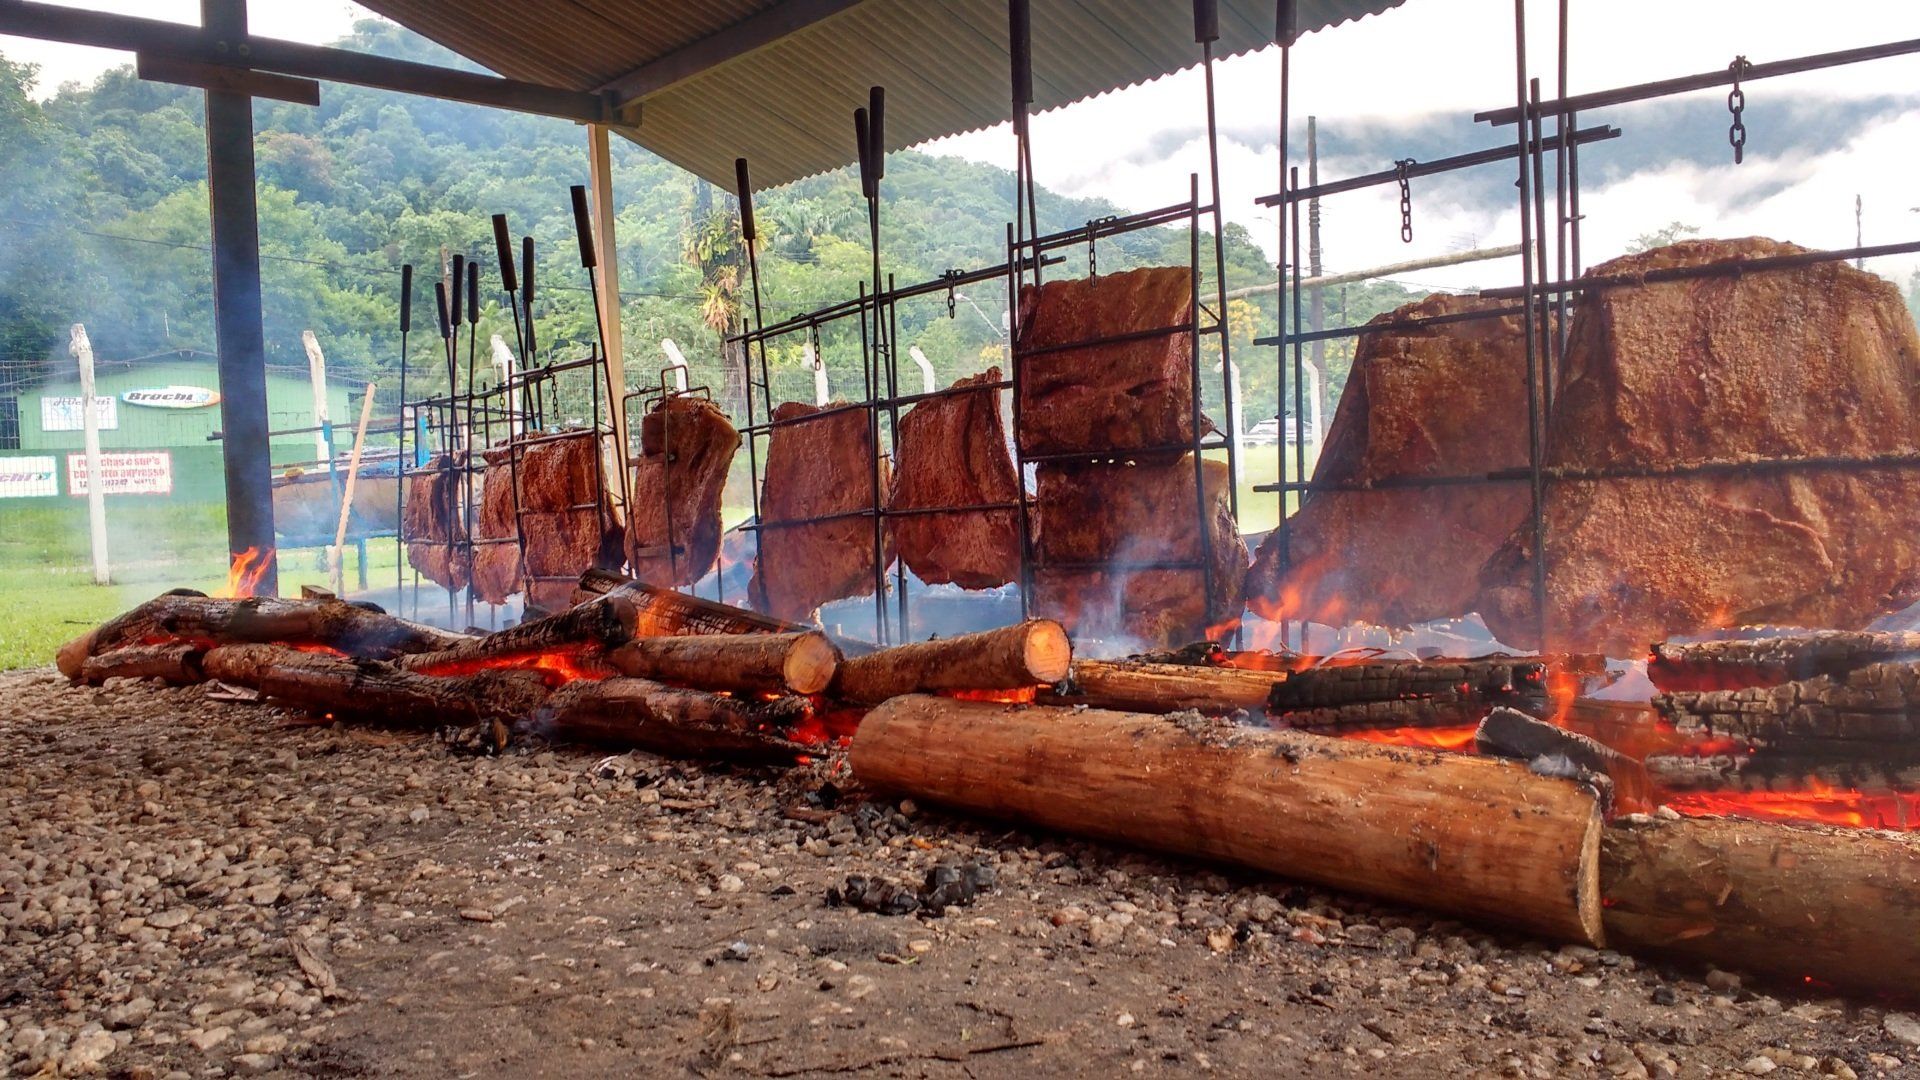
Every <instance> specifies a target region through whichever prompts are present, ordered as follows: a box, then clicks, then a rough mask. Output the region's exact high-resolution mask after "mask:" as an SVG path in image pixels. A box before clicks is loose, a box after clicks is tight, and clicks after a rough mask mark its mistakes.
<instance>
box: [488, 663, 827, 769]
mask: <svg viewBox="0 0 1920 1080" xmlns="http://www.w3.org/2000/svg"><path fill="white" fill-rule="evenodd" d="M807 710H808V705H807V702H806V700H805V699H804V698H793V697H788V698H780V699H778V700H775V701H770V702H746V701H739V700H736V699H734V698H727V697H720V696H718V695H715V694H709V693H706V692H704V691H701V690H682V689H678V688H675V687H671V686H665V685H662V684H661V683H657V682H654V681H652V680H650V679H633V678H619V679H606V680H604V681H600V682H587V681H582V682H574V683H569V684H567V685H566V686H563V687H561V688H560V689H559V690H557V691H555V692H554V694H553V696H552V697H550V698H547V699H546V701H545V703H544V704H543V705H542V706H541V707H540V708H539V709H538V710H537V711H535V712H534V713H532V714H531V717H530V719H529V720H528V721H527V722H525V723H523V724H521V725H519V726H518V727H517V728H516V730H517V731H522V732H526V733H531V734H537V735H541V736H543V737H545V738H548V739H552V740H554V741H557V742H584V743H595V744H600V745H605V746H618V747H624V748H630V749H635V750H646V751H649V752H652V753H656V754H670V755H674V756H680V757H703V758H725V759H727V760H730V761H761V762H778V763H785V764H792V763H793V762H794V761H795V760H796V759H797V758H799V757H801V756H804V755H806V754H808V753H811V752H814V751H815V750H817V749H818V748H817V747H810V746H808V745H807V744H805V743H801V742H797V741H795V740H794V739H793V738H791V734H790V733H791V729H792V727H793V725H794V724H795V723H797V722H799V721H800V720H801V719H803V718H804V717H806V715H807Z"/></svg>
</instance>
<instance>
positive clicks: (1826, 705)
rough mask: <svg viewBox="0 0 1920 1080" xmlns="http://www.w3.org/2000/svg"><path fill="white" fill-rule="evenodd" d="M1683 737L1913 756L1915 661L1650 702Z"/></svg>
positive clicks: (1919, 715) (1918, 694) (1917, 695)
mask: <svg viewBox="0 0 1920 1080" xmlns="http://www.w3.org/2000/svg"><path fill="white" fill-rule="evenodd" d="M1654 705H1655V707H1656V708H1658V709H1659V710H1660V713H1661V715H1663V716H1665V717H1666V718H1667V719H1668V720H1671V721H1672V722H1673V723H1674V726H1675V727H1677V728H1678V729H1679V730H1680V731H1681V732H1683V733H1688V734H1705V733H1712V734H1718V735H1725V736H1729V737H1732V738H1734V739H1737V740H1739V741H1741V742H1743V743H1745V744H1748V745H1750V746H1753V747H1756V748H1772V749H1778V750H1782V751H1787V752H1797V753H1807V754H1832V755H1859V754H1872V755H1894V756H1898V757H1901V758H1905V759H1909V760H1911V759H1913V758H1914V757H1916V756H1920V747H1917V746H1915V741H1914V736H1915V734H1916V733H1920V664H1907V663H1885V664H1869V665H1868V666H1866V667H1863V668H1857V669H1855V670H1853V671H1849V672H1847V673H1846V674H1844V675H1838V676H1833V675H1822V676H1818V677H1816V678H1812V679H1803V680H1798V681H1795V682H1789V683H1783V684H1781V685H1779V686H1769V687H1749V688H1747V689H1743V690H1705V691H1684V692H1680V693H1671V694H1662V695H1659V696H1658V697H1656V698H1654Z"/></svg>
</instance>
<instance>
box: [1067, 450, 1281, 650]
mask: <svg viewBox="0 0 1920 1080" xmlns="http://www.w3.org/2000/svg"><path fill="white" fill-rule="evenodd" d="M1202 467H1203V469H1204V470H1205V477H1206V481H1205V482H1206V487H1205V491H1206V499H1207V503H1206V505H1207V514H1206V531H1205V535H1204V537H1202V536H1201V535H1199V533H1200V529H1199V523H1198V520H1197V519H1198V510H1199V506H1198V504H1197V502H1196V500H1195V498H1194V490H1193V484H1194V475H1193V472H1194V470H1193V457H1192V455H1190V454H1189V455H1186V456H1184V457H1179V458H1168V459H1162V460H1156V461H1141V462H1133V461H1126V462H1100V463H1089V464H1081V465H1043V466H1041V467H1040V468H1039V469H1038V471H1037V473H1038V490H1037V491H1036V493H1035V496H1034V516H1035V519H1036V528H1035V536H1034V553H1035V557H1036V560H1037V566H1036V569H1035V570H1034V573H1033V583H1034V612H1035V614H1038V615H1041V616H1044V617H1046V618H1051V619H1057V620H1059V622H1060V623H1061V624H1062V625H1063V626H1065V627H1066V628H1067V629H1068V630H1069V631H1070V632H1072V633H1073V634H1074V635H1075V636H1076V637H1088V638H1103V639H1107V640H1114V639H1118V638H1121V637H1123V636H1124V637H1130V638H1133V639H1137V641H1138V642H1140V643H1142V644H1144V645H1146V646H1149V647H1156V648H1159V647H1167V646H1170V645H1178V644H1183V643H1186V642H1190V641H1195V640H1198V639H1200V638H1201V637H1202V636H1204V635H1205V633H1206V631H1207V629H1208V627H1211V626H1216V625H1219V624H1221V623H1225V622H1229V621H1232V620H1235V619H1238V618H1239V617H1240V611H1241V606H1242V590H1243V587H1244V584H1245V579H1246V572H1247V545H1246V543H1245V541H1243V540H1241V538H1240V530H1239V528H1238V526H1237V524H1236V523H1235V521H1234V518H1233V513H1232V509H1231V507H1232V504H1231V501H1230V496H1231V488H1232V482H1231V479H1230V476H1229V472H1228V469H1227V466H1226V463H1225V462H1219V461H1207V462H1205V463H1203V466H1202ZM1202 559H1205V560H1206V561H1207V564H1208V567H1209V570H1207V571H1203V570H1202V569H1201V568H1200V565H1199V564H1200V561H1201V560H1202ZM1160 563H1173V564H1181V563H1184V564H1187V566H1186V567H1184V568H1175V569H1168V568H1161V567H1157V566H1154V565H1151V564H1160ZM1209 572H1210V573H1211V576H1212V580H1213V601H1214V602H1213V604H1212V605H1211V606H1209V605H1208V602H1207V600H1208V596H1207V587H1206V582H1207V575H1208V573H1209Z"/></svg>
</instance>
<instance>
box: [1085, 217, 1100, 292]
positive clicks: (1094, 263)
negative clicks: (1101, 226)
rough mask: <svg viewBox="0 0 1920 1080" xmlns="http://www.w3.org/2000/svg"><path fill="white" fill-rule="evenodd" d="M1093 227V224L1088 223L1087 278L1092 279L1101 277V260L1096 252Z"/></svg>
mask: <svg viewBox="0 0 1920 1080" xmlns="http://www.w3.org/2000/svg"><path fill="white" fill-rule="evenodd" d="M1093 226H1094V223H1093V222H1091V221H1089V222H1087V276H1088V277H1090V278H1092V277H1099V276H1100V259H1099V255H1098V254H1097V253H1096V252H1095V250H1094V243H1093Z"/></svg>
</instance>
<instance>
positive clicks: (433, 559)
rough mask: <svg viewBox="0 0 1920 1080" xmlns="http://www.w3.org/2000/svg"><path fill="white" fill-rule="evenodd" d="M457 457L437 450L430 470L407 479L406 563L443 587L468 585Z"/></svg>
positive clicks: (403, 518)
mask: <svg viewBox="0 0 1920 1080" xmlns="http://www.w3.org/2000/svg"><path fill="white" fill-rule="evenodd" d="M455 460H456V459H455V458H454V457H453V456H450V455H447V454H436V455H434V458H433V460H432V461H431V462H429V463H428V465H427V468H428V469H429V470H430V471H428V472H425V473H422V474H420V475H418V476H415V477H413V478H411V479H410V480H408V481H407V505H406V511H405V513H404V514H403V515H402V516H401V520H400V529H401V535H402V536H403V537H405V538H406V541H407V564H408V565H409V566H412V567H413V568H414V569H415V570H418V571H419V572H420V576H421V577H424V578H426V579H427V580H428V581H431V582H433V583H434V584H436V585H440V586H442V587H443V588H448V589H464V588H466V587H467V577H468V570H469V567H468V563H467V549H466V538H467V527H466V522H464V521H462V520H461V516H460V480H461V476H460V472H459V470H458V466H456V464H455Z"/></svg>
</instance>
